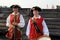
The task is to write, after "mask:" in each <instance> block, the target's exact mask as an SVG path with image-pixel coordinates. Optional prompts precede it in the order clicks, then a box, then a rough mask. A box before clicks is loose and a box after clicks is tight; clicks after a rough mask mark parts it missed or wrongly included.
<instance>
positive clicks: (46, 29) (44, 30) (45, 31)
mask: <svg viewBox="0 0 60 40" xmlns="http://www.w3.org/2000/svg"><path fill="white" fill-rule="evenodd" d="M40 17H41V16H40V15H39V16H38V17H36V18H40ZM32 19H33V18H32ZM42 26H43V34H44V35H47V36H49V31H48V27H47V25H46V23H45V21H44V20H43V21H42ZM29 33H30V20H29V22H28V25H27V30H26V35H27V36H28V37H29Z"/></svg>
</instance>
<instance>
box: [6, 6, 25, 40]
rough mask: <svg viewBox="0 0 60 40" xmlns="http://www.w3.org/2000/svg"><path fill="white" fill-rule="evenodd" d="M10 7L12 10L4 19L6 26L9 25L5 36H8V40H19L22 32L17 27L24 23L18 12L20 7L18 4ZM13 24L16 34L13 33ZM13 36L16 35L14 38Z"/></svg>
mask: <svg viewBox="0 0 60 40" xmlns="http://www.w3.org/2000/svg"><path fill="white" fill-rule="evenodd" d="M10 8H11V9H12V11H13V12H12V13H11V14H10V15H9V16H8V17H7V20H6V26H7V27H9V28H8V33H7V34H6V37H8V38H10V40H21V38H22V34H21V30H19V29H18V28H20V27H24V25H25V21H24V18H23V15H22V14H20V13H19V10H20V9H21V7H20V6H19V5H12V6H11V7H10ZM14 20H15V21H14ZM15 26H16V32H15V33H16V35H14V29H15ZM14 36H16V38H14Z"/></svg>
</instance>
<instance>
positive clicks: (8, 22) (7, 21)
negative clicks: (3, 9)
mask: <svg viewBox="0 0 60 40" xmlns="http://www.w3.org/2000/svg"><path fill="white" fill-rule="evenodd" d="M9 24H10V16H8V17H7V20H6V26H7V27H9Z"/></svg>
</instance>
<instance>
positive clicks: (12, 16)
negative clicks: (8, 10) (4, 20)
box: [10, 14, 20, 23]
mask: <svg viewBox="0 0 60 40" xmlns="http://www.w3.org/2000/svg"><path fill="white" fill-rule="evenodd" d="M10 22H11V23H13V22H14V15H12V14H10ZM16 22H17V23H19V22H20V15H19V16H18V17H17V19H16Z"/></svg>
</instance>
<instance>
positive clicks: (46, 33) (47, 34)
mask: <svg viewBox="0 0 60 40" xmlns="http://www.w3.org/2000/svg"><path fill="white" fill-rule="evenodd" d="M42 26H43V34H44V35H46V36H49V30H48V27H47V25H46V23H45V21H44V20H43V22H42Z"/></svg>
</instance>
